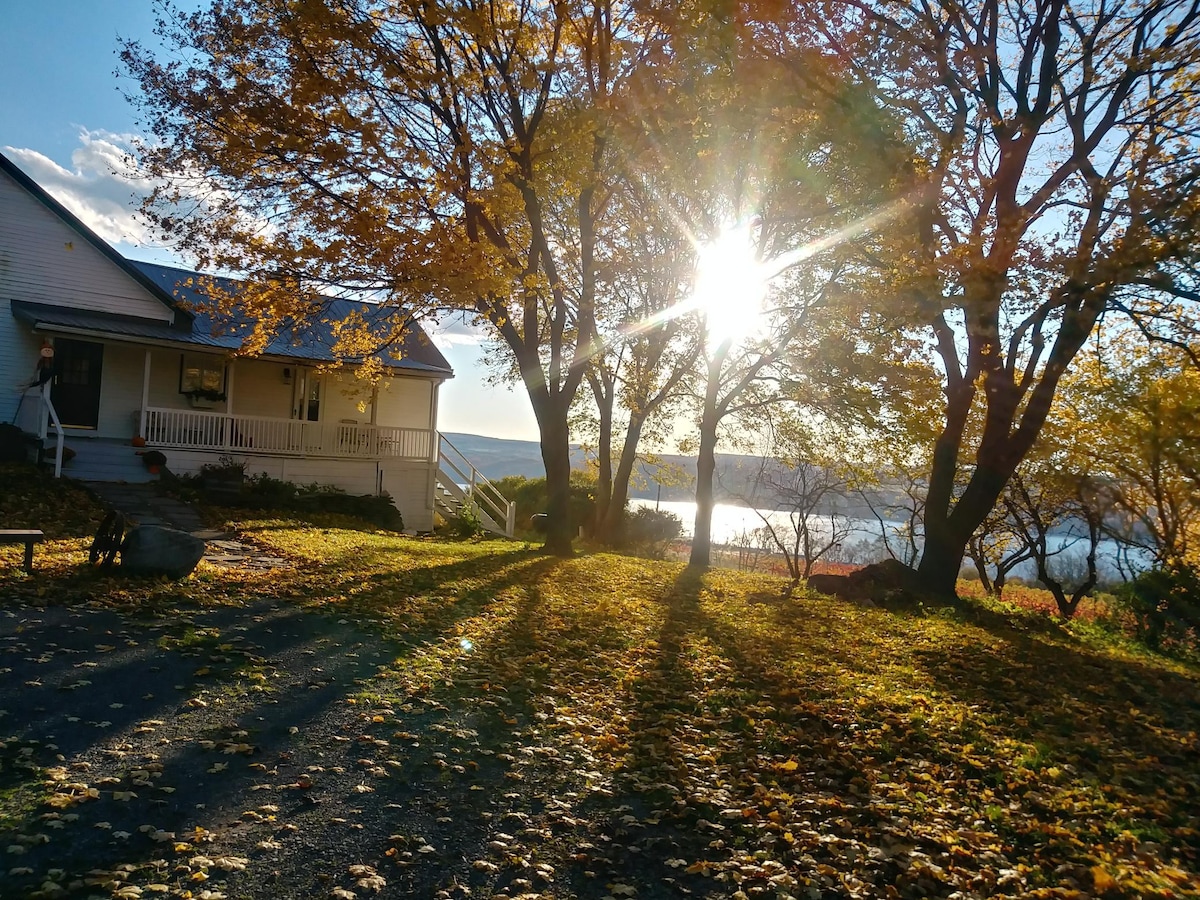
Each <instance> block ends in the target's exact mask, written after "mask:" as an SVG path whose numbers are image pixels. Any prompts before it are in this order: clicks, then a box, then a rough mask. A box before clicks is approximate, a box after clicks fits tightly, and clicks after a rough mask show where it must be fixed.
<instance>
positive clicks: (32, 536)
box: [0, 528, 46, 572]
mask: <svg viewBox="0 0 1200 900" xmlns="http://www.w3.org/2000/svg"><path fill="white" fill-rule="evenodd" d="M45 537H46V535H45V534H43V533H42V532H40V531H38V530H37V529H33V528H24V529H23V528H0V544H24V545H25V571H26V572H32V571H33V545H34V544H38V543H41V542H42V541H43V540H44V539H45Z"/></svg>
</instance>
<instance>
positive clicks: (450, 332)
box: [423, 313, 492, 348]
mask: <svg viewBox="0 0 1200 900" xmlns="http://www.w3.org/2000/svg"><path fill="white" fill-rule="evenodd" d="M423 324H424V326H425V329H426V330H427V331H428V332H429V334H430V336H431V337H432V338H433V340H434V343H436V344H438V345H439V346H441V347H443V348H447V347H478V346H479V345H481V344H482V343H483V342H484V341H485V340H487V339H488V338H490V337H492V334H491V332H490V331H489V330H488V328H487V327H486V326H484V325H476V324H474V323H473V322H471V321H470V320H469V319H468V318H467V316H466V315H464V314H462V313H449V314H445V315H443V316H442V317H441V318H440V319H439V320H438V321H436V322H435V321H425V322H424V323H423Z"/></svg>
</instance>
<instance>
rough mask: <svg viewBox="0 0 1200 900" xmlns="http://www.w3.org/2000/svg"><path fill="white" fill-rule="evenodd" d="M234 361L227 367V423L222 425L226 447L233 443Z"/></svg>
mask: <svg viewBox="0 0 1200 900" xmlns="http://www.w3.org/2000/svg"><path fill="white" fill-rule="evenodd" d="M234 362H235V361H234V360H232V359H231V360H230V361H229V365H228V366H226V367H225V421H224V422H223V423H222V425H221V432H222V437H223V438H224V443H225V447H226V448H227V449H228V447H229V445H230V444H231V443H233V419H232V416H233V370H234V368H235V366H234Z"/></svg>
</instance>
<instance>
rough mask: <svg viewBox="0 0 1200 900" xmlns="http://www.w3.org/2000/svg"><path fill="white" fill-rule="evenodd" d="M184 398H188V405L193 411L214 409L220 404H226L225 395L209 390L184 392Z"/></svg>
mask: <svg viewBox="0 0 1200 900" xmlns="http://www.w3.org/2000/svg"><path fill="white" fill-rule="evenodd" d="M181 393H182V394H183V396H185V397H187V398H188V403H190V404H191V405H192V408H193V409H212V408H213V407H215V406H216V405H217V404H218V403H224V402H225V395H224V394H223V393H221V392H220V391H214V390H211V389H208V388H196V389H195V390H192V391H182V392H181Z"/></svg>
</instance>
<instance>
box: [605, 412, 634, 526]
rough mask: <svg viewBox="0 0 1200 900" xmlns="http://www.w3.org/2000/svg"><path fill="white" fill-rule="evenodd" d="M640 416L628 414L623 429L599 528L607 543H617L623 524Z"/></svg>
mask: <svg viewBox="0 0 1200 900" xmlns="http://www.w3.org/2000/svg"><path fill="white" fill-rule="evenodd" d="M644 423H645V419H644V417H642V416H638V415H630V417H629V426H628V428H626V430H625V445H624V446H623V447H622V448H621V459H620V460H619V461H618V462H617V471H616V474H614V475H613V484H612V493H611V495H610V497H609V501H608V512H607V514H606V515H605V517H604V525H603V527H602V529H601V540H602V541H603V542H604V543H605V544H608V545H610V546H611V545H612V544H615V543H619V542H620V540H621V538H622V536H623V535H622V532H623V531H624V526H625V505H626V504H627V503H628V502H629V482H630V480H631V479H632V478H633V466H634V463H636V462H637V448H638V443H639V442H640V441H641V439H642V426H643V424H644Z"/></svg>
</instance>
